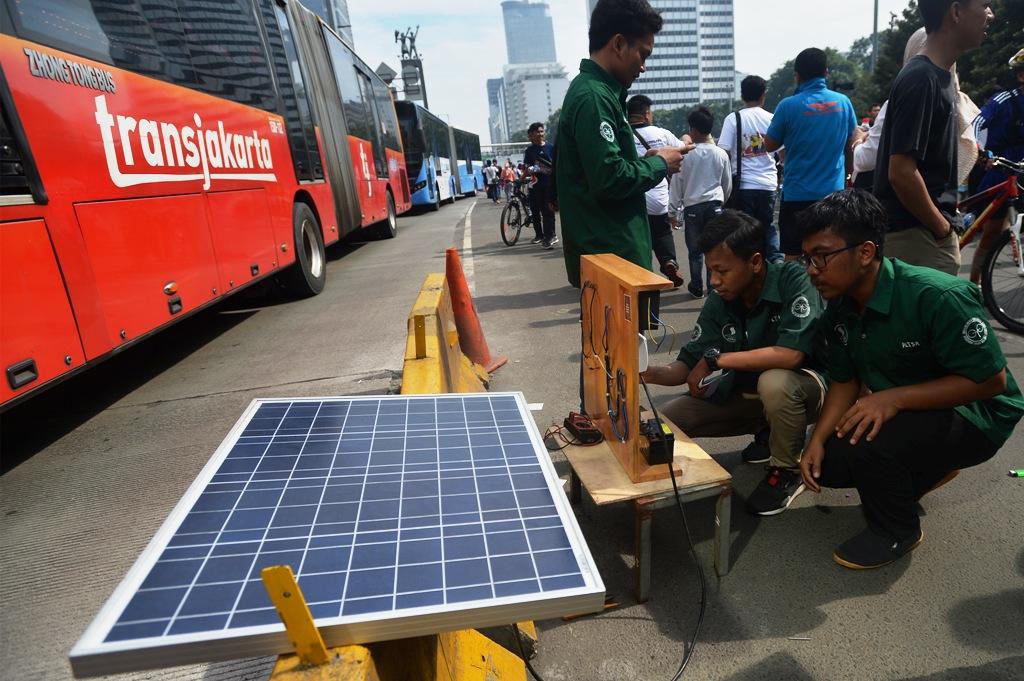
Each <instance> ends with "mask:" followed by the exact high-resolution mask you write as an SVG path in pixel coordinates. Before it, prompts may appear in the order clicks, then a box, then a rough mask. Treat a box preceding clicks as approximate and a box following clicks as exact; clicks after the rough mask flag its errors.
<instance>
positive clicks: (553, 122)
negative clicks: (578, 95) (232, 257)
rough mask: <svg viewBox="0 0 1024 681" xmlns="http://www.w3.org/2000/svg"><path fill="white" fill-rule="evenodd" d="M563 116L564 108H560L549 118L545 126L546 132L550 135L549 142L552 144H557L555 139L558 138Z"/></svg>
mask: <svg viewBox="0 0 1024 681" xmlns="http://www.w3.org/2000/svg"><path fill="white" fill-rule="evenodd" d="M561 116H562V107H558V108H557V109H555V110H554V112H553V113H552V114H551V115H550V116H548V120H547V123H545V124H544V130H545V132H547V134H548V142H550V143H551V144H554V143H555V137H557V136H558V121H559V119H560V118H561Z"/></svg>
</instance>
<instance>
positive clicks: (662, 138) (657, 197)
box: [633, 125, 683, 215]
mask: <svg viewBox="0 0 1024 681" xmlns="http://www.w3.org/2000/svg"><path fill="white" fill-rule="evenodd" d="M633 129H634V130H636V131H637V132H638V133H640V136H641V137H643V138H644V139H645V140H646V141H647V144H648V145H650V147H651V149H660V148H662V147H681V146H683V143H682V142H680V141H679V138H677V137H676V136H675V135H673V134H672V133H671V132H669V131H668V130H666V129H665V128H659V127H658V126H656V125H645V126H644V127H642V128H633ZM633 144H634V145H635V146H636V153H637V154H638V155H639V156H640V158H643V157H644V154H646V153H647V149H646V148H644V145H642V144H640V140H638V139H637V138H636V136H635V135H634V136H633ZM645 197H646V199H647V214H648V215H665V214H666V213H668V180H662V181H661V182H659V183H658V185H657V186H656V187H654V188H653V189H649V190H647V194H646V195H645Z"/></svg>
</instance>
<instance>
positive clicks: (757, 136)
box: [718, 106, 779, 191]
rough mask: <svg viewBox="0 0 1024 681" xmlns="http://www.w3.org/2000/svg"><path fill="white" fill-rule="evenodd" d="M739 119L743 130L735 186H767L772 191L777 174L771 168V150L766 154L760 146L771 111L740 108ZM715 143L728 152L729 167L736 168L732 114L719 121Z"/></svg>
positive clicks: (754, 187)
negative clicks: (739, 162)
mask: <svg viewBox="0 0 1024 681" xmlns="http://www.w3.org/2000/svg"><path fill="white" fill-rule="evenodd" d="M740 121H741V122H742V126H741V127H742V128H743V134H742V135H741V139H740V143H741V144H742V145H743V160H742V163H743V165H742V168H741V173H740V186H739V189H767V190H771V191H774V190H776V189H778V188H779V176H778V172H777V171H776V170H775V154H769V153H768V152H767V151H765V148H764V136H765V133H767V132H768V126H769V125H771V123H772V115H771V114H770V113H768V112H767V111H765V110H764V109H762V108H761V107H759V106H757V107H750V108H746V109H740ZM718 146H720V147H722V148H723V149H725V150H726V151H727V152H729V161H730V162H731V163H732V166H733V170H735V169H736V116H735V115H733V114H729V115H728V116H726V117H725V120H724V121H722V134H721V135H719V136H718Z"/></svg>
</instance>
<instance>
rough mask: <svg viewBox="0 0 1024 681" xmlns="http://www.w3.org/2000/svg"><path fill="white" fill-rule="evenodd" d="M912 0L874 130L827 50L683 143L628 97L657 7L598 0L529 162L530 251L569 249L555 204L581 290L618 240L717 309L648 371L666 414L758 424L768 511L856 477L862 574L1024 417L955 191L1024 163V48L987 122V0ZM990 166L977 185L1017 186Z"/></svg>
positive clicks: (651, 42) (756, 84)
mask: <svg viewBox="0 0 1024 681" xmlns="http://www.w3.org/2000/svg"><path fill="white" fill-rule="evenodd" d="M917 7H918V11H919V14H920V18H921V23H922V27H921V30H920V31H919V32H918V33H915V34H914V36H913V37H912V38H911V40H910V41H909V42H908V44H907V46H906V51H905V55H904V63H903V65H902V68H901V70H900V72H899V74H898V75H897V76H896V78H895V79H894V81H893V83H892V87H891V91H890V92H889V93H888V98H887V99H886V101H885V102H883V103H879V104H876V105H874V106H872V107H871V110H870V111H869V112H868V115H867V116H866V117H864V119H863V120H861V121H858V118H857V116H856V114H855V112H854V107H853V105H852V104H851V102H850V99H849V98H848V97H847V96H846V95H844V94H842V93H841V92H837V91H835V90H833V89H831V88H830V87H829V81H828V77H829V71H828V60H827V56H826V53H825V52H824V51H823V50H821V49H818V48H814V47H810V48H807V49H804V50H802V51H800V52H799V54H797V55H796V59H795V61H794V73H793V76H794V82H795V89H794V91H793V93H792V94H791V95H790V96H788V97H786V98H784V99H783V100H782V101H781V102H779V104H778V105H777V106H776V107H775V110H774V112H769V111H767V110H766V109H765V107H764V104H765V96H766V82H765V80H764V79H763V78H761V77H758V76H748V77H747V78H745V79H744V80H743V81H742V83H741V95H742V100H743V107H742V108H741V109H740V110H738V111H735V112H733V113H731V114H729V115H728V116H726V117H725V118H724V119H723V120H721V121H716V120H715V116H714V114H713V113H712V112H711V111H710V110H708V109H707V108H705V107H697V108H695V109H694V110H692V111H691V112H690V113H689V115H688V117H687V125H688V129H687V130H685V131H680V133H681V134H679V135H678V136H677V135H676V134H675V133H673V132H672V131H670V130H666V129H664V128H662V127H659V126H656V125H654V116H653V114H652V110H653V109H654V108H656V107H657V104H658V102H657V101H652V99H651V98H650V97H648V96H645V95H634V96H632V97H628V95H627V91H628V89H629V88H630V86H631V85H632V84H633V82H634V81H635V80H636V79H637V78H638V77H639V76H640V75H641V74H642V73H643V72H644V63H645V61H646V59H647V58H648V57H649V56H650V55H651V53H652V52H653V51H654V50H655V49H657V47H656V42H655V38H656V36H657V34H658V33H659V31H660V30H661V27H662V19H661V17H660V16H659V14H658V13H657V12H656V11H654V10H653V9H652V8H651V6H650V5H649V4H648V2H647V0H599V2H598V3H597V4H596V6H595V7H594V9H593V12H592V15H591V20H590V29H589V50H590V58H589V59H584V60H582V62H581V63H580V71H579V74H578V75H577V76H576V77H575V78H574V79H573V81H572V83H571V84H570V87H569V89H568V92H567V93H566V95H565V100H564V102H563V104H562V109H561V115H560V119H559V123H558V128H557V131H555V132H556V135H555V145H554V147H552V145H551V144H548V143H546V141H545V139H546V136H545V132H546V131H545V129H544V126H543V125H542V124H540V123H535V124H534V125H533V126H531V127H530V131H529V132H530V142H531V144H530V146H529V147H528V148H527V149H526V151H525V153H524V164H525V166H526V167H525V170H524V172H523V174H522V177H523V178H525V179H527V180H530V181H532V182H533V183H534V184H533V187H532V189H531V194H530V204H531V208H532V216H533V226H534V229H535V231H536V238H535V239H534V243H540V244H543V245H544V246H545V247H546V248H550V247H551V245H552V244H553V243H555V242H556V241H557V237H556V236H555V210H558V211H559V212H560V215H561V230H562V236H563V240H564V243H563V247H562V250H563V255H564V259H565V268H566V273H567V277H568V280H569V283H570V284H571V285H573V286H575V287H577V288H579V287H581V285H582V284H583V283H584V282H581V280H580V279H581V277H580V257H581V256H583V255H586V254H597V253H614V254H617V255H618V256H620V257H622V258H624V259H625V260H628V261H630V262H632V263H634V264H636V265H639V266H642V267H644V268H647V269H654V266H656V267H657V268H658V271H660V272H661V273H662V274H664V275H665V277H666V278H667V279H669V280H670V281H671V282H672V284H673V286H674V287H676V288H679V287H681V286H683V285H684V284H686V290H687V291H688V293H689V294H690V295H691V296H693V297H694V298H702V299H703V306H702V308H701V310H700V313H699V317H698V320H697V323H696V325H695V326H694V328H693V331H692V333H691V334H690V336H689V340H688V342H687V343H686V344H685V345H684V347H683V348H682V350H681V351H680V352H679V355H678V358H677V359H676V361H674V362H672V363H670V364H668V365H666V366H651V367H649V368H648V369H646V371H644V372H643V373H642V374H641V376H640V379H641V380H643V381H645V382H647V383H650V384H658V385H664V386H680V387H682V386H684V385H685V386H686V387H687V389H686V390H685V391H683V392H682V393H681V394H679V395H678V396H677V397H675V398H674V399H672V400H671V401H669V402H668V403H666V404H664V405H663V406H662V412H663V414H664V416H665V417H666V418H668V419H670V420H671V421H673V422H674V423H675V424H676V425H678V426H679V427H680V428H681V429H682V430H683V431H685V432H686V433H688V434H689V435H691V436H694V437H698V438H699V437H720V436H734V435H742V434H749V435H753V436H754V438H753V440H752V441H751V442H750V444H749V445H748V446H747V447H746V449H745V450H744V451H743V453H742V458H743V460H744V461H746V462H749V463H759V464H766V472H765V475H764V478H763V479H762V480H761V481H760V483H759V485H758V486H757V487H756V489H754V490H753V491H752V492H751V493H750V494H749V495H748V496H747V508H748V510H749V511H750V512H752V513H755V514H759V515H775V514H778V513H782V512H783V511H785V510H786V509H787V508H788V507H789V506H790V504H791V503H792V502H793V500H794V499H795V498H796V497H797V496H798V495H799V494H801V493H802V492H804V491H805V490H807V489H810V490H812V491H815V492H817V491H820V489H821V488H822V487H837V488H856V489H857V491H858V492H859V496H860V501H861V505H862V509H863V513H864V518H865V528H864V530H863V531H862V532H860V533H858V534H857V535H855V536H853V537H851V538H849V539H848V540H846V541H844V542H842V543H841V544H839V545H838V546H837V547H836V548H835V552H834V555H833V558H834V560H835V561H836V562H837V563H839V564H841V565H843V566H845V567H848V568H854V569H863V568H872V567H878V566H881V565H885V564H887V563H890V562H893V561H895V560H897V559H899V558H900V557H901V556H903V555H905V554H907V553H909V552H910V551H911V550H912V549H914V548H915V547H916V546H918V545H919V544H920V543H921V541H922V539H923V533H922V531H921V520H920V518H919V516H918V513H917V502H918V500H919V499H920V498H921V497H922V496H924V495H925V494H927V493H928V492H930V491H931V490H933V489H935V488H936V487H938V486H940V485H942V484H945V483H946V482H948V481H949V480H951V479H952V478H953V477H955V476H956V475H957V473H958V472H959V471H960V470H961V469H963V468H967V467H969V466H974V465H977V464H980V463H983V462H985V461H988V460H989V459H991V458H992V457H993V456H994V455H995V454H996V452H997V451H998V450H999V449H1000V447H1002V446H1003V444H1004V443H1005V442H1006V441H1007V439H1009V437H1010V436H1011V434H1012V432H1013V430H1014V428H1015V426H1016V424H1017V423H1018V421H1019V420H1020V419H1021V417H1022V415H1024V396H1022V394H1021V391H1020V389H1019V388H1018V385H1017V383H1016V381H1015V379H1014V377H1013V375H1012V374H1011V373H1010V371H1009V369H1008V368H1007V362H1006V358H1005V356H1004V355H1003V352H1002V349H1001V347H1000V345H999V341H998V339H997V337H996V334H995V333H994V332H993V330H992V327H991V326H990V323H989V321H988V317H987V314H986V312H985V310H984V308H983V305H982V299H981V294H980V292H979V289H978V287H977V286H975V285H974V284H973V283H972V282H971V281H968V280H967V279H961V278H959V277H958V276H957V275H958V274H959V270H960V252H959V245H958V239H957V232H958V230H959V228H960V224H959V223H960V216H959V214H958V213H957V192H958V189H959V188H960V186H961V184H962V183H963V182H964V181H965V180H966V177H967V174H968V173H969V172H970V171H971V169H972V168H973V167H975V165H976V163H975V159H976V158H978V150H979V145H980V148H981V149H984V150H990V151H992V152H995V153H997V154H999V155H1001V156H1004V157H1007V158H1010V159H1011V160H1021V158H1022V157H1024V50H1022V51H1021V52H1020V53H1018V54H1017V55H1016V56H1015V57H1014V60H1011V68H1012V69H1013V70H1014V73H1015V74H1016V78H1017V81H1018V84H1019V87H1017V88H1016V89H1014V90H1009V91H1006V92H1002V93H999V94H997V95H995V96H994V97H992V99H990V100H989V101H988V102H987V103H986V104H985V105H984V107H982V108H981V109H980V112H979V110H978V109H977V108H976V107H974V106H973V103H971V102H970V100H969V98H967V97H966V95H964V94H963V93H962V92H961V91H960V87H959V81H958V78H957V74H956V60H957V58H958V57H959V56H960V55H962V54H963V53H964V52H966V51H968V50H971V49H975V48H977V47H979V46H980V45H981V44H982V42H983V41H984V38H985V34H986V29H987V27H988V26H989V25H990V23H991V22H992V21H993V20H994V16H993V14H992V11H991V7H990V3H989V2H987V1H985V0H968V1H966V2H963V1H961V2H955V1H953V0H919V2H918V3H917ZM716 123H720V124H721V131H720V133H719V135H718V137H717V139H716V138H715V137H713V135H712V132H713V130H714V129H715V126H716ZM982 159H984V157H983V156H982ZM979 167H980V168H981V169H982V170H981V172H980V173H978V172H977V171H976V174H981V175H983V176H984V177H983V179H982V180H981V186H982V187H991V186H994V185H995V184H998V183H999V182H1000V181H1002V180H1004V179H1005V177H1006V176H1005V175H1003V174H1001V171H999V170H998V169H992V168H986V167H985V165H984V162H983V161H982V164H981V165H980V166H979ZM506 170H508V171H509V173H510V175H509V176H510V177H512V178H513V181H515V178H514V175H512V174H511V173H514V169H511V167H510V166H506V168H505V169H503V170H501V171H500V172H499V171H498V170H497V169H494V170H492V172H491V173H488V186H489V187H490V186H491V184H492V177H493V183H497V182H499V181H500V177H502V176H504V175H505V173H506ZM485 171H486V169H485ZM780 180H781V181H780ZM491 198H492V199H493V200H495V201H497V200H498V197H497V195H491ZM776 201H777V202H778V206H776ZM776 215H777V216H778V217H777V219H776ZM1006 219H1009V218H1006ZM994 222H997V223H998V222H999V221H998V220H997V221H994ZM680 228H681V229H682V231H683V236H684V239H685V244H686V250H687V266H688V267H687V272H685V273H684V272H683V270H682V268H681V267H680V264H679V258H678V257H677V252H676V247H675V242H674V238H673V232H674V230H675V229H680ZM995 235H998V231H996V232H995ZM987 236H988V239H987V241H983V244H982V246H983V247H984V246H985V245H986V244H987V243H991V241H992V238H993V235H987ZM652 251H653V254H654V263H653V265H652ZM684 274H688V275H689V282H688V283H686V281H685V279H684ZM972 278H973V277H972ZM608 370H609V371H611V370H612V368H611V367H608Z"/></svg>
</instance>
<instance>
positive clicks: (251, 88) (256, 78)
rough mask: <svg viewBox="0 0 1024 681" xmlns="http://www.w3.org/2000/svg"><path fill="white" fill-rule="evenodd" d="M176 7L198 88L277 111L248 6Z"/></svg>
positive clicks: (238, 0)
mask: <svg viewBox="0 0 1024 681" xmlns="http://www.w3.org/2000/svg"><path fill="white" fill-rule="evenodd" d="M117 4H119V5H120V3H117ZM177 5H178V10H179V13H180V15H181V21H182V24H183V25H184V28H185V38H186V41H187V44H188V51H189V55H190V56H191V58H192V67H193V68H194V69H195V71H196V77H197V79H198V81H199V87H200V89H202V90H203V91H205V92H208V93H209V94H211V95H215V96H217V97H225V98H227V99H231V100H234V101H236V102H238V103H239V104H248V105H249V106H255V107H258V108H260V109H264V110H268V111H273V110H275V109H276V108H277V107H276V103H275V102H274V101H273V97H272V93H273V88H272V86H271V82H270V67H269V66H268V64H267V58H266V53H265V52H264V51H263V41H262V40H261V39H260V29H259V25H258V24H257V23H256V14H255V12H254V9H253V6H252V4H251V3H250V2H248V1H247V0H178V2H177Z"/></svg>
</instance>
